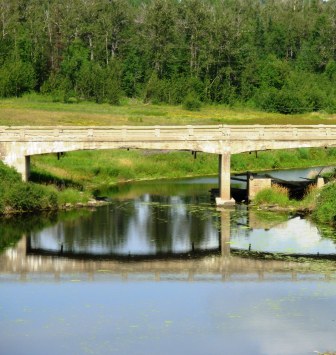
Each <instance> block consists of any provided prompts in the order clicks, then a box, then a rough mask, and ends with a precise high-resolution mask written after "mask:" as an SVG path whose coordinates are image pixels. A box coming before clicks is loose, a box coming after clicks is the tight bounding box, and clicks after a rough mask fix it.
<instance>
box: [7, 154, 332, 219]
mask: <svg viewBox="0 0 336 355" xmlns="http://www.w3.org/2000/svg"><path fill="white" fill-rule="evenodd" d="M330 164H331V165H332V164H334V165H336V149H327V150H325V149H297V150H291V151H287V150H280V151H270V152H258V154H255V153H253V154H248V153H244V154H237V155H233V156H232V164H231V167H232V173H234V172H242V171H261V170H272V169H275V168H276V169H289V168H299V167H308V166H313V165H318V166H321V165H330ZM3 169H4V165H3ZM217 170H218V159H217V156H216V155H211V154H205V153H197V156H196V159H195V156H193V155H191V154H190V152H163V151H160V152H153V151H139V150H131V151H127V150H123V151H122V150H115V151H79V152H71V153H66V154H65V155H62V156H61V157H57V156H56V155H52V154H49V155H43V156H33V157H32V172H31V179H32V182H33V184H32V183H30V184H22V183H21V180H20V178H19V175H18V174H16V173H15V172H13V170H12V169H10V170H9V171H7V174H8V177H7V178H6V179H3V183H4V184H6V183H5V181H7V182H8V184H10V185H11V186H13V187H11V189H9V190H8V189H7V190H6V187H5V186H4V188H3V189H4V191H5V193H3V194H2V197H1V201H2V202H1V205H2V208H0V210H2V213H13V212H25V211H37V210H43V209H63V208H73V207H82V206H88V205H89V206H94V205H95V204H98V203H102V201H98V202H97V201H96V200H95V198H96V197H97V196H102V195H104V192H105V191H106V190H108V189H109V188H111V187H113V186H116V185H117V184H120V183H123V182H129V181H137V180H156V179H163V178H168V179H171V178H184V177H195V176H206V175H216V174H217ZM318 170H319V169H317V172H318ZM15 174H16V175H15ZM19 181H20V183H21V184H22V185H20V184H19ZM11 190H13V191H12V192H11V193H9V192H10V191H11ZM35 190H38V191H39V192H38V193H36V192H34V191H35ZM32 191H33V193H32ZM313 192H314V191H311V193H310V194H309V196H306V198H305V199H304V200H303V201H294V200H289V199H288V198H287V199H286V200H285V201H284V200H282V201H280V202H279V201H277V200H276V199H275V198H274V196H273V197H272V198H271V199H269V196H270V195H271V194H272V193H274V190H272V191H270V192H266V195H265V193H264V192H263V193H264V200H263V199H260V200H259V201H258V200H257V201H256V202H257V204H258V208H261V207H262V208H266V209H269V210H274V211H278V210H279V209H281V210H284V209H286V210H300V211H306V212H311V211H312V210H314V208H315V197H316V193H313ZM30 195H32V196H33V197H32V198H30ZM275 195H277V193H275ZM0 196H1V195H0ZM17 196H21V199H18V197H17ZM24 196H26V197H24ZM265 196H266V197H267V196H268V200H267V199H266V200H265ZM8 201H9V202H8ZM39 201H40V202H39ZM1 205H0V206H1Z"/></svg>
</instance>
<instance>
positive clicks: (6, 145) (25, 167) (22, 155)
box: [0, 142, 30, 181]
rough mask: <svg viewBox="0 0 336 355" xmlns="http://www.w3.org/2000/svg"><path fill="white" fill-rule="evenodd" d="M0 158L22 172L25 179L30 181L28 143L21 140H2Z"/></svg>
mask: <svg viewBox="0 0 336 355" xmlns="http://www.w3.org/2000/svg"><path fill="white" fill-rule="evenodd" d="M0 159H1V160H2V161H3V162H4V163H5V164H7V165H8V166H11V167H12V168H14V169H15V170H16V171H17V172H18V173H19V174H21V176H22V180H23V181H28V179H29V175H30V155H29V153H28V152H27V145H26V144H24V143H21V142H0Z"/></svg>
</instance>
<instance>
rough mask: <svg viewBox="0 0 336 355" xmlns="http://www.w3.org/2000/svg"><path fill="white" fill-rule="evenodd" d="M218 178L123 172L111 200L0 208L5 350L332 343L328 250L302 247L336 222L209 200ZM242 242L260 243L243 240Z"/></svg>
mask: <svg viewBox="0 0 336 355" xmlns="http://www.w3.org/2000/svg"><path fill="white" fill-rule="evenodd" d="M298 174H299V175H301V176H302V174H303V172H302V171H299V172H298ZM215 186H216V180H215V179H213V178H197V179H181V180H175V181H160V182H142V183H135V184H124V185H119V186H117V187H115V188H114V189H112V190H111V191H109V196H110V197H111V199H112V202H111V204H109V205H107V206H103V207H99V208H95V209H82V210H78V211H68V212H60V213H58V214H51V215H44V216H24V217H20V218H15V220H13V219H2V220H0V241H1V242H0V243H1V244H0V248H1V249H0V250H1V255H0V353H1V354H22V355H23V354H25V355H26V354H36V355H38V354H167V355H168V354H200V355H201V354H214V355H216V354H313V353H314V352H315V353H316V352H327V351H335V350H336V337H335V333H336V311H335V306H336V271H335V261H326V262H320V261H319V259H316V258H315V259H310V258H312V257H313V256H315V257H316V256H324V257H330V258H332V257H333V255H334V254H335V252H336V238H335V231H334V230H332V229H330V228H326V227H325V226H316V225H315V224H314V223H313V222H312V221H311V220H309V218H308V219H306V218H303V217H302V216H297V215H295V214H288V213H283V214H275V213H267V212H262V211H253V210H249V209H248V208H247V207H246V206H244V205H239V206H237V207H236V208H234V209H230V210H228V209H224V210H218V209H216V207H215V206H213V205H212V204H211V203H210V198H209V190H210V189H211V188H214V187H215ZM249 250H250V251H251V253H252V252H255V251H259V252H264V253H266V254H265V255H266V257H265V258H264V259H259V258H255V256H254V254H253V255H252V254H251V256H250V257H243V255H242V254H240V253H241V251H245V254H246V253H249ZM269 252H272V253H274V252H275V253H277V252H279V253H285V254H304V255H308V256H309V258H308V259H305V260H304V261H301V262H297V261H293V260H286V259H281V260H273V259H268V257H267V253H269Z"/></svg>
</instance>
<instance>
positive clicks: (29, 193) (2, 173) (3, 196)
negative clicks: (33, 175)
mask: <svg viewBox="0 0 336 355" xmlns="http://www.w3.org/2000/svg"><path fill="white" fill-rule="evenodd" d="M88 200H89V193H84V192H81V191H78V190H76V189H63V190H62V189H58V188H56V187H55V186H52V185H50V186H42V185H39V184H35V183H32V182H29V183H24V182H22V181H21V175H19V174H18V173H17V172H16V171H15V170H14V169H12V168H9V167H7V166H6V165H4V164H3V163H2V162H0V214H13V213H23V212H39V211H44V210H55V209H58V208H61V207H62V206H64V205H66V204H67V203H78V202H82V203H86V202H87V201H88Z"/></svg>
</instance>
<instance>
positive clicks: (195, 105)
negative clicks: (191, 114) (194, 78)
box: [183, 93, 201, 111]
mask: <svg viewBox="0 0 336 355" xmlns="http://www.w3.org/2000/svg"><path fill="white" fill-rule="evenodd" d="M183 108H184V109H185V110H188V111H199V110H200V109H201V101H200V100H199V99H198V98H197V97H196V95H195V94H191V93H190V94H188V95H187V96H186V98H185V99H184V102H183Z"/></svg>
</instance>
